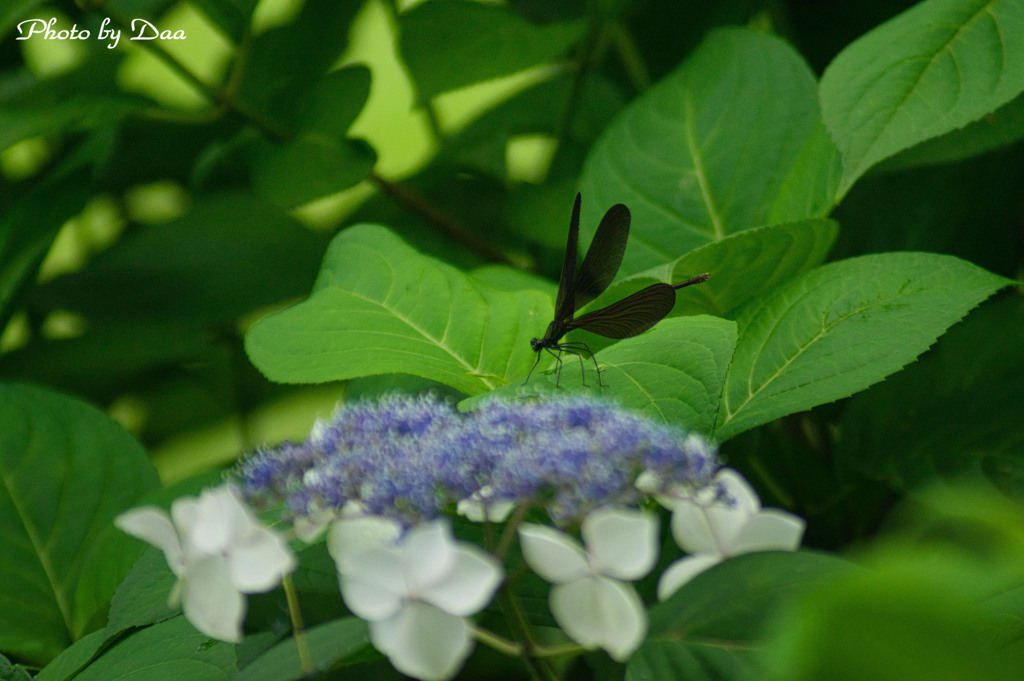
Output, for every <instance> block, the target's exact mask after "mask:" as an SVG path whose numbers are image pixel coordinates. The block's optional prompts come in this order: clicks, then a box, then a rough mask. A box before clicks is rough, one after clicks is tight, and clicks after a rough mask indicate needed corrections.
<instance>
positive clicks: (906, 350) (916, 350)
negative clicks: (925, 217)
mask: <svg viewBox="0 0 1024 681" xmlns="http://www.w3.org/2000/svg"><path fill="white" fill-rule="evenodd" d="M1011 283H1013V282H1012V281H1011V280H1009V279H1005V278H1003V277H1000V276H997V275H995V274H991V273H990V272H987V271H985V270H983V269H981V268H979V267H977V266H975V265H972V264H971V263H968V262H966V261H963V260H960V259H958V258H954V257H952V256H946V255H937V254H933V253H884V254H879V255H868V256H863V257H860V258H851V259H849V260H844V261H841V262H836V263H831V264H828V265H825V266H823V267H820V268H818V269H816V270H814V271H812V272H809V273H808V274H805V275H803V276H801V277H799V278H797V279H793V280H791V281H789V282H788V283H786V284H784V285H783V286H780V287H778V288H776V289H774V290H773V291H771V292H769V293H768V294H767V295H765V296H763V297H761V298H758V299H755V300H753V301H751V302H750V303H748V304H747V305H745V306H744V307H742V308H741V309H740V310H739V311H738V312H737V321H738V322H739V328H740V341H739V345H738V346H737V348H736V356H735V357H734V359H733V364H732V367H731V368H730V370H729V378H728V380H727V382H726V388H725V395H724V399H723V401H722V409H721V411H720V412H719V418H718V427H717V431H716V437H718V439H719V440H727V439H728V438H730V437H731V436H733V435H735V434H736V433H740V432H743V431H744V430H747V429H749V428H753V427H754V426H758V425H761V424H762V423H766V422H768V421H771V420H772V419H776V418H779V417H781V416H785V415H787V414H792V413H794V412H798V411H803V410H805V409H810V408H811V407H814V406H816V405H819V404H824V403H826V402H832V401H834V400H837V399H840V398H842V397H847V396H849V395H852V394H853V393H855V392H858V391H860V390H863V389H864V388H866V387H868V386H869V385H871V384H872V383H876V382H878V381H880V380H882V379H883V378H885V377H886V376H888V375H889V374H891V373H893V372H895V371H898V370H899V369H900V368H902V367H903V366H905V365H906V364H909V363H910V362H911V361H913V360H914V358H915V357H917V356H918V355H919V354H921V353H922V352H924V351H925V350H926V349H928V347H929V346H930V345H931V344H932V343H933V342H935V339H936V338H938V337H939V336H940V335H941V334H942V333H943V332H944V331H945V330H946V329H947V328H948V327H949V326H951V325H952V324H954V323H956V322H957V321H959V320H960V319H961V318H962V317H963V316H964V315H965V314H967V312H968V311H969V310H970V309H971V308H973V307H974V306H975V305H977V304H978V303H980V302H981V301H982V300H984V299H986V298H987V297H989V296H990V295H992V294H993V293H995V292H996V291H998V290H999V289H1001V288H1003V287H1005V286H1007V285H1008V284H1011Z"/></svg>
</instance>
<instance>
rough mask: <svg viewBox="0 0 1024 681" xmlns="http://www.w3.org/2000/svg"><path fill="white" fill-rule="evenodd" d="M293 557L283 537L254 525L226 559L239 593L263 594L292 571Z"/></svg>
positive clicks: (294, 562) (293, 568)
mask: <svg viewBox="0 0 1024 681" xmlns="http://www.w3.org/2000/svg"><path fill="white" fill-rule="evenodd" d="M295 564H296V561H295V556H294V554H292V551H291V549H289V548H288V544H287V543H286V542H285V541H284V539H283V538H281V536H280V535H279V534H277V533H276V532H274V531H273V530H271V529H268V528H266V527H262V526H258V527H256V528H254V530H253V531H252V532H251V533H250V534H249V535H248V536H247V537H246V538H245V539H244V540H241V541H239V542H237V543H236V544H235V545H234V547H232V549H231V554H230V555H229V556H228V568H229V570H230V572H231V581H232V583H234V585H235V587H236V588H237V589H238V590H239V591H241V592H242V593H247V594H251V593H263V592H264V591H270V590H271V589H273V588H274V587H275V586H277V585H278V584H279V583H280V582H281V579H282V578H283V577H284V576H285V575H287V574H290V573H291V572H292V571H293V570H295Z"/></svg>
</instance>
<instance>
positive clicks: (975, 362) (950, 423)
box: [835, 296, 1024, 502]
mask: <svg viewBox="0 0 1024 681" xmlns="http://www.w3.org/2000/svg"><path fill="white" fill-rule="evenodd" d="M1021 338H1024V300H1022V299H1021V297H1020V296H1009V297H1002V298H1000V299H998V300H993V301H990V302H987V303H986V304H984V305H982V306H981V308H980V309H978V310H977V311H975V312H973V313H972V314H971V316H970V317H969V318H968V319H966V320H964V322H963V323H962V324H957V325H956V326H955V327H953V328H952V329H950V331H949V333H948V334H946V335H945V336H943V337H942V338H941V339H940V340H939V342H938V343H936V345H935V347H934V348H933V349H932V351H931V352H929V353H928V354H927V355H926V356H924V357H922V358H921V360H920V361H918V362H916V363H914V364H913V365H911V366H909V367H907V368H906V369H905V370H904V371H902V372H900V373H899V374H897V375H896V376H893V377H891V378H889V379H888V380H886V381H885V382H884V383H882V384H881V385H878V386H875V387H874V388H872V389H871V390H869V391H867V392H865V393H862V394H860V395H857V396H855V397H854V398H852V399H851V400H850V404H849V407H848V408H847V409H846V410H845V411H844V412H843V416H842V421H841V422H840V429H841V431H842V433H843V436H842V437H841V438H840V439H839V441H838V442H837V443H836V447H835V457H836V461H837V462H838V463H839V464H840V465H841V466H842V467H843V468H847V469H850V470H855V471H857V472H858V473H860V474H861V475H864V476H866V477H869V478H871V479H874V480H882V481H884V482H886V483H887V484H888V485H890V486H891V487H893V488H895V489H897V490H900V491H905V490H908V489H915V488H918V487H920V486H921V485H922V484H923V483H925V482H927V481H929V480H934V479H936V478H939V479H943V480H947V481H950V482H952V481H955V480H963V479H971V480H975V481H977V482H978V483H979V484H980V483H981V482H983V481H984V482H987V483H988V484H989V485H991V486H992V487H993V488H994V489H996V490H999V492H1001V493H1002V494H1004V495H1006V496H1007V497H1009V498H1011V499H1015V500H1017V501H1022V502H1024V430H1022V429H1021V427H1020V424H1021V423H1024V401H1022V400H1021V399H1020V387H1021V386H1022V385H1024V356H1022V355H1021V353H1020V348H1021V342H1020V340H1021ZM893 414H899V418H893Z"/></svg>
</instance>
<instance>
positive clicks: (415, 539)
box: [402, 520, 456, 598]
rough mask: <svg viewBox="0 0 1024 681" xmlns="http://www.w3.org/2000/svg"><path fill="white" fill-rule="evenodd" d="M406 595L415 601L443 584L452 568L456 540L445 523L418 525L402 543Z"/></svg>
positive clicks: (443, 521)
mask: <svg viewBox="0 0 1024 681" xmlns="http://www.w3.org/2000/svg"><path fill="white" fill-rule="evenodd" d="M402 552H403V557H402V561H403V564H404V572H405V582H406V585H407V589H408V591H407V593H408V594H409V595H410V596H412V597H414V598H415V597H418V596H419V595H421V594H423V593H424V592H426V591H429V590H430V588H431V587H433V586H435V585H437V584H440V583H441V582H443V581H444V580H445V579H446V578H447V577H448V575H449V574H451V571H452V570H453V569H454V568H455V560H456V558H455V537H453V536H452V528H451V525H450V524H449V523H448V522H447V521H446V520H435V521H434V522H431V523H427V524H425V525H418V526H416V527H414V528H413V529H411V530H409V532H408V533H407V534H406V535H405V537H404V538H403V540H402Z"/></svg>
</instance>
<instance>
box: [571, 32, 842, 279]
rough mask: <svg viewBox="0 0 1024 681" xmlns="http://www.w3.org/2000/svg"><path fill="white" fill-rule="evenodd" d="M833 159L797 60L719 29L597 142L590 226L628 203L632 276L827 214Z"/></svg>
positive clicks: (588, 187) (755, 38) (786, 51)
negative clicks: (739, 237) (758, 231)
mask: <svg viewBox="0 0 1024 681" xmlns="http://www.w3.org/2000/svg"><path fill="white" fill-rule="evenodd" d="M835 157H836V153H835V150H834V149H832V148H830V142H829V140H828V138H827V135H825V134H824V130H823V128H822V126H821V121H820V118H819V114H818V102H817V92H816V84H815V80H814V76H813V74H812V73H811V71H810V69H809V68H808V67H807V65H806V64H805V63H804V61H803V60H802V59H801V58H800V56H799V55H798V54H797V53H796V52H795V51H794V50H793V49H792V48H791V47H790V46H789V45H787V44H786V43H784V42H782V41H781V40H779V39H778V38H774V37H771V36H767V35H761V34H758V33H754V32H751V31H746V30H723V31H716V32H714V33H712V34H711V35H710V36H709V37H708V39H707V40H706V41H705V42H704V44H703V45H702V46H701V47H700V49H699V50H698V51H697V52H696V53H694V55H693V56H692V57H691V58H690V59H689V60H688V61H687V62H686V63H685V64H684V65H683V66H682V67H680V68H678V69H676V70H675V71H673V72H672V73H671V74H669V75H668V76H666V77H665V78H664V79H662V80H661V81H660V82H659V83H658V84H657V85H655V86H654V87H653V88H651V89H650V90H649V91H648V92H646V93H645V94H644V95H643V96H641V97H639V98H637V99H636V100H634V101H633V102H632V103H631V104H630V105H629V106H628V107H626V109H625V110H624V111H623V112H622V113H621V114H620V115H619V116H618V117H617V118H616V119H615V122H614V123H612V124H611V125H610V126H609V127H608V128H607V129H606V130H605V133H604V134H603V135H602V136H601V138H600V139H599V140H598V142H597V143H596V144H595V145H594V147H593V148H592V150H591V152H590V154H589V155H588V157H587V163H586V166H585V167H584V170H583V176H582V178H581V179H580V191H581V192H582V194H583V222H582V224H583V226H584V227H585V228H586V229H591V230H592V229H595V228H596V225H597V216H599V215H600V214H601V213H603V212H604V210H606V209H607V208H608V207H609V206H611V205H612V204H615V203H625V204H626V205H627V206H629V209H630V211H632V214H633V229H632V230H631V233H630V240H629V241H630V245H629V248H627V249H626V255H625V259H624V260H623V265H622V270H621V271H622V272H623V273H625V274H635V273H637V272H641V271H644V270H646V269H648V268H650V267H652V266H655V265H660V264H664V263H667V262H672V261H674V260H675V259H676V258H678V257H679V256H680V255H683V254H684V253H687V252H688V251H691V250H693V249H695V248H698V247H700V246H703V245H705V244H708V243H711V242H714V241H719V240H721V239H723V238H725V237H726V236H728V235H730V234H735V233H736V232H740V231H743V230H746V229H750V228H752V227H757V226H759V225H764V224H772V223H777V222H792V221H796V220H801V219H804V218H809V217H819V216H822V215H823V214H824V213H826V212H827V211H828V210H829V209H830V208H831V206H832V197H833V189H832V187H831V185H830V182H831V181H830V179H829V178H831V177H832V176H833V170H834V165H835ZM787 193H790V194H792V195H791V196H787ZM586 229H584V230H583V231H586ZM581 240H583V241H585V237H582V238H581Z"/></svg>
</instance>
